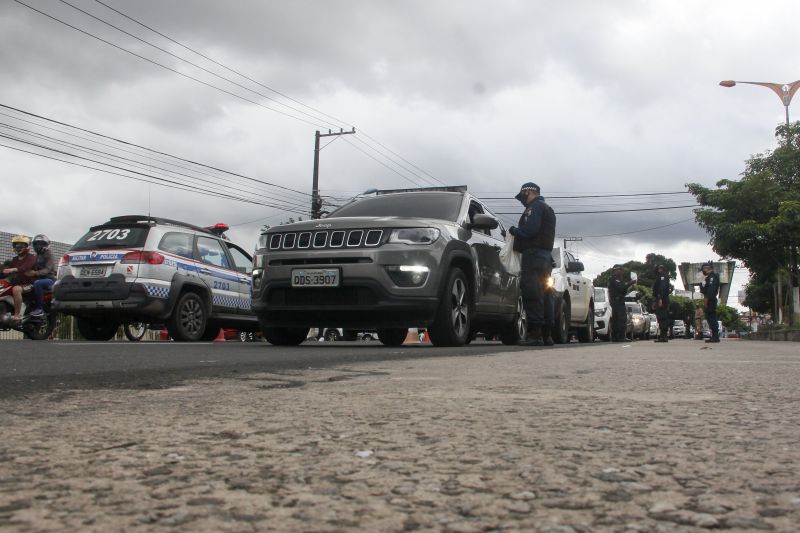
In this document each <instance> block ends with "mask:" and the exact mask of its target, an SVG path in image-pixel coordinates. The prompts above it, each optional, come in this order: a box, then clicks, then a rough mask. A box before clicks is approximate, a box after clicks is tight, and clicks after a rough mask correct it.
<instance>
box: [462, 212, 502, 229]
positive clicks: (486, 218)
mask: <svg viewBox="0 0 800 533" xmlns="http://www.w3.org/2000/svg"><path fill="white" fill-rule="evenodd" d="M498 225H499V223H498V222H497V219H496V218H494V217H493V216H491V215H487V214H485V213H478V214H476V215H474V216H473V217H472V222H471V223H469V224H467V229H495V228H496V227H497V226H498Z"/></svg>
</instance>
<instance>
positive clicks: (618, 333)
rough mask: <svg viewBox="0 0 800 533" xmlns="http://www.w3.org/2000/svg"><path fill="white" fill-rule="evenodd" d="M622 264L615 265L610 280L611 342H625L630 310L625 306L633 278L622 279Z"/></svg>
mask: <svg viewBox="0 0 800 533" xmlns="http://www.w3.org/2000/svg"><path fill="white" fill-rule="evenodd" d="M622 272H623V268H622V265H614V267H613V268H612V270H611V279H609V281H608V299H609V300H611V342H624V341H625V340H626V337H625V330H626V329H627V326H628V310H627V309H626V308H625V295H626V294H627V293H628V288H629V287H630V286H631V285H633V280H630V281H625V280H623V279H622Z"/></svg>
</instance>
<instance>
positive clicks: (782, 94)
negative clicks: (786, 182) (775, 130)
mask: <svg viewBox="0 0 800 533" xmlns="http://www.w3.org/2000/svg"><path fill="white" fill-rule="evenodd" d="M737 83H746V84H748V85H761V86H762V87H766V88H768V89H772V91H773V92H774V93H775V94H777V95H778V98H780V99H781V102H783V107H785V108H786V140H787V141H788V140H789V104H790V103H791V102H792V96H794V93H796V92H797V91H798V90H799V89H800V80H797V81H793V82H792V83H784V84H780V83H767V82H762V81H733V80H723V81H721V82H719V84H720V85H722V86H723V87H735V86H736V84H737Z"/></svg>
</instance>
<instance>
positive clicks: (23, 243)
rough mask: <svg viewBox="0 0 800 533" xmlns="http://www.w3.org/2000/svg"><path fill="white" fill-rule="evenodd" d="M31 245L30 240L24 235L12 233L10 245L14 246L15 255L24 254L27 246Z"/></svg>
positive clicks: (26, 251)
mask: <svg viewBox="0 0 800 533" xmlns="http://www.w3.org/2000/svg"><path fill="white" fill-rule="evenodd" d="M30 245H31V240H30V238H29V237H26V236H25V235H14V237H13V238H12V239H11V246H13V247H14V252H15V253H16V254H17V255H24V254H26V253H28V248H29V247H30Z"/></svg>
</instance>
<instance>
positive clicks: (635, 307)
mask: <svg viewBox="0 0 800 533" xmlns="http://www.w3.org/2000/svg"><path fill="white" fill-rule="evenodd" d="M625 307H627V308H628V312H629V313H633V314H634V315H641V314H642V308H641V306H639V304H625Z"/></svg>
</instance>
